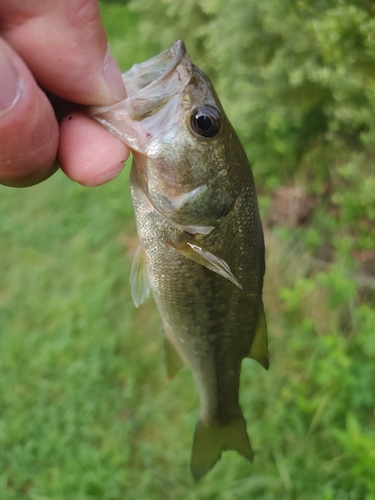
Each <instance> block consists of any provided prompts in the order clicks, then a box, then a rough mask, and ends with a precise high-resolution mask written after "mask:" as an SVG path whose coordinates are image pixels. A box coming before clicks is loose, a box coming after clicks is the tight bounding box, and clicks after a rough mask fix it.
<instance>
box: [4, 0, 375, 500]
mask: <svg viewBox="0 0 375 500" xmlns="http://www.w3.org/2000/svg"><path fill="white" fill-rule="evenodd" d="M132 8H133V10H134V9H136V10H138V11H139V12H140V13H141V16H139V15H138V14H137V13H134V12H129V10H128V5H127V2H120V1H115V2H114V1H109V0H108V1H106V2H104V3H102V4H101V12H102V16H103V19H104V23H105V25H106V27H107V29H108V31H109V35H110V42H111V48H112V51H113V52H114V54H115V56H116V58H117V59H118V61H119V63H120V66H121V67H122V68H123V69H124V70H125V69H127V68H129V67H130V66H131V65H132V64H133V63H135V62H139V61H142V60H144V59H146V58H147V57H150V56H152V55H153V54H155V53H157V52H158V51H159V50H161V49H164V48H166V47H167V46H169V45H170V44H171V43H172V42H173V39H175V38H182V39H184V40H185V41H186V43H187V46H188V51H189V53H190V54H191V56H192V58H193V60H194V61H195V62H197V64H199V65H200V66H201V67H202V69H203V70H204V71H205V72H207V73H209V74H210V75H211V77H212V78H213V80H214V81H215V86H216V88H217V90H218V93H219V95H220V96H221V98H222V100H223V104H224V107H225V109H226V110H227V112H228V114H229V116H230V118H231V119H232V121H233V123H234V125H235V126H236V128H237V129H238V130H239V131H240V133H241V137H242V139H243V140H244V143H245V145H246V148H247V151H248V153H249V155H250V157H251V158H252V160H253V162H254V167H255V173H256V177H257V179H258V186H259V187H260V188H261V190H262V192H264V193H266V194H267V196H268V194H269V193H270V190H273V189H274V188H277V186H278V185H279V184H280V183H281V182H286V181H289V182H290V181H291V180H292V179H293V182H295V183H297V184H304V185H305V186H306V189H307V191H308V192H310V193H315V194H318V195H319V196H320V197H321V198H322V199H323V201H324V203H321V204H319V205H317V206H316V208H315V215H314V217H313V218H312V220H310V225H309V227H308V228H306V227H302V228H290V227H289V228H288V227H287V228H285V227H276V228H273V229H272V231H271V230H267V232H266V237H267V274H266V283H265V306H266V314H267V319H268V324H269V331H270V351H271V368H270V370H269V372H266V371H265V370H263V369H262V368H261V367H260V366H258V365H257V364H256V363H255V362H254V361H251V360H245V361H244V362H243V369H242V380H241V404H242V407H243V410H244V414H245V417H246V419H247V422H248V431H249V435H250V439H251V442H252V445H253V448H254V450H255V460H254V462H253V463H248V462H247V461H246V460H244V459H243V458H242V457H240V456H238V455H237V454H235V453H231V452H226V453H224V454H223V457H222V460H221V461H220V462H219V463H218V464H217V465H216V466H215V468H214V469H213V470H212V471H211V472H210V473H209V474H208V475H207V477H205V478H204V479H203V480H202V481H201V482H200V483H199V484H197V485H195V484H194V483H193V481H192V479H191V477H190V473H189V470H188V463H189V455H190V447H191V441H192V436H193V431H194V425H195V422H196V420H197V418H198V405H199V403H198V397H197V394H196V390H195V388H194V384H193V380H192V377H191V374H190V372H189V371H188V370H187V369H184V370H183V371H182V372H181V373H179V374H178V375H177V376H176V378H175V379H174V380H173V381H172V382H171V383H169V384H168V383H167V382H166V380H165V371H164V367H163V362H162V359H163V355H162V342H161V336H160V335H159V334H158V332H159V331H160V320H159V318H158V315H157V313H156V311H155V307H154V305H153V302H152V301H148V302H147V303H146V304H144V305H142V306H141V307H140V308H139V310H135V308H134V306H133V304H132V302H131V298H130V290H129V284H128V280H129V274H130V265H131V260H132V255H133V254H134V252H135V249H136V246H137V239H136V236H135V223H134V219H133V211H132V207H131V202H130V197H129V189H128V185H127V182H126V181H125V177H126V175H127V174H126V173H125V174H122V175H120V176H119V177H118V178H117V179H115V180H113V181H111V182H110V183H108V184H106V185H105V186H102V187H99V188H95V189H88V188H83V187H80V186H78V185H76V184H73V183H72V182H70V181H68V180H67V179H66V178H64V176H63V174H62V173H58V174H56V175H55V176H54V177H53V178H52V179H50V180H48V181H47V182H45V183H43V184H41V185H39V186H36V187H33V188H28V189H24V190H14V189H10V188H5V187H3V188H0V195H1V196H0V259H1V262H2V272H1V279H0V498H1V499H2V500H47V499H48V500H71V499H74V500H96V499H98V500H123V499H126V500H128V499H129V500H133V499H134V500H135V499H137V500H139V499H142V500H161V499H178V498H183V499H187V500H196V499H197V498H199V499H202V500H214V499H215V500H232V499H234V498H235V499H237V498H239V499H242V498H244V499H245V498H256V499H259V500H274V499H275V498H277V499H279V500H375V481H374V479H373V476H374V470H375V455H374V450H375V420H374V402H375V384H374V380H375V342H374V340H373V339H374V324H375V312H374V311H375V294H374V290H375V285H374V279H373V277H372V276H370V275H367V274H366V272H365V271H364V269H363V267H362V264H361V260H360V259H359V258H358V255H360V256H363V255H364V256H366V255H372V252H374V247H375V245H374V239H375V234H374V229H373V226H374V218H375V208H374V207H375V199H374V193H375V175H374V171H373V168H372V158H373V157H374V155H373V143H374V122H373V116H374V102H373V101H374V93H373V88H374V69H373V68H374V67H375V66H374V64H373V63H374V43H375V42H374V40H375V39H374V32H375V31H374V7H373V3H372V2H370V1H366V0H361V1H356V2H354V1H349V0H341V1H333V0H319V1H316V2H312V1H310V0H298V1H290V0H288V1H286V0H281V1H279V0H267V1H264V2H255V0H247V1H246V2H241V1H240V0H231V1H230V2H229V0H206V1H205V2H203V1H198V0H185V1H184V2H176V1H172V0H161V1H160V2H151V1H150V0H137V2H133V4H132ZM140 19H141V22H140ZM138 26H139V31H138ZM260 201H261V207H262V210H263V212H264V213H265V214H266V213H267V211H268V210H270V207H271V205H272V203H271V201H270V199H268V198H267V197H266V196H265V195H264V196H263V197H262V198H261V200H260ZM327 247H328V249H329V253H330V259H326V260H322V259H320V257H319V256H320V255H321V253H322V252H323V251H326V250H327ZM323 253H324V252H323ZM356 256H357V257H356Z"/></svg>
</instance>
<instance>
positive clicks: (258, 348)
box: [248, 300, 269, 370]
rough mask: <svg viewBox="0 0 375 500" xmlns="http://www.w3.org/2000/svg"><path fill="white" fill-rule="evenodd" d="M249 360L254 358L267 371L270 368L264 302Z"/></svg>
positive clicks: (261, 306)
mask: <svg viewBox="0 0 375 500" xmlns="http://www.w3.org/2000/svg"><path fill="white" fill-rule="evenodd" d="M248 357H249V358H253V359H255V360H256V361H258V363H260V364H261V365H262V366H263V367H264V368H265V369H266V370H268V366H269V355H268V345H267V321H266V315H265V314H264V307H263V302H262V300H261V301H260V306H259V316H258V323H257V328H256V331H255V336H254V340H253V343H252V344H251V349H250V353H249V355H248Z"/></svg>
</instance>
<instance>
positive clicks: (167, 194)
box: [90, 41, 268, 480]
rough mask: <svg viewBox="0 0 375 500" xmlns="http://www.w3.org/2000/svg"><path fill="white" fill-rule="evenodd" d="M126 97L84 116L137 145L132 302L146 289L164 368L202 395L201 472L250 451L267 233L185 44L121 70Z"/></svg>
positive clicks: (245, 166) (240, 152) (211, 93)
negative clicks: (245, 387) (250, 387)
mask: <svg viewBox="0 0 375 500" xmlns="http://www.w3.org/2000/svg"><path fill="white" fill-rule="evenodd" d="M123 81H124V84H125V87H126V90H127V94H128V98H127V99H126V100H124V101H123V102H121V103H118V104H116V105H114V106H110V107H100V108H91V110H90V113H91V116H93V117H94V119H95V120H97V121H98V122H99V123H101V124H102V125H104V127H106V128H107V129H108V130H110V131H111V132H112V133H113V134H115V135H116V136H117V137H119V138H120V139H121V140H123V141H124V142H125V143H126V144H128V145H129V146H130V148H131V149H132V151H133V165H132V169H131V195H132V200H133V204H134V209H135V215H136V221H137V230H138V236H139V241H140V246H139V248H138V251H137V253H136V256H135V260H134V262H133V267H132V272H131V279H130V281H131V286H132V295H133V299H134V302H135V304H136V306H138V305H139V304H141V303H142V302H143V300H144V299H145V298H146V297H147V295H148V294H149V292H150V289H151V290H152V293H153V296H154V298H155V301H156V304H157V308H158V310H159V312H160V315H161V318H162V322H163V327H164V333H165V351H166V360H167V371H168V375H169V377H173V376H174V375H175V373H176V372H177V371H178V370H179V368H180V367H181V366H182V365H183V363H186V364H187V365H188V366H189V367H190V368H191V370H192V372H193V374H194V378H195V381H196V385H197V388H198V391H199V395H200V400H201V414H200V420H199V422H198V424H197V426H196V429H195V434H194V440H193V447H192V453H191V471H192V474H193V476H194V478H195V479H196V480H198V479H200V478H201V477H203V476H204V475H205V474H206V473H207V472H208V471H209V470H210V469H211V468H212V467H213V466H214V464H215V463H216V462H217V461H218V460H219V459H220V457H221V453H222V451H223V450H236V451H237V452H238V453H240V454H241V455H243V456H244V457H245V458H247V459H249V460H251V459H252V456H253V453H252V449H251V446H250V442H249V439H248V436H247V433H246V423H245V419H244V417H243V414H242V411H241V408H240V405H239V383H240V370H241V361H242V359H243V358H245V357H251V358H254V359H256V360H257V361H258V362H259V363H260V364H261V365H262V366H264V367H265V368H267V367H268V350H267V327H266V320H265V316H264V310H263V303H262V286H263V275H264V270H265V265H264V241H263V232H262V225H261V221H260V218H259V213H258V206H257V198H256V193H255V188H254V181H253V176H252V173H251V169H250V165H249V162H248V160H247V157H246V154H245V152H244V149H243V147H242V146H241V143H240V141H239V139H238V137H237V135H236V133H235V132H234V130H233V128H232V126H231V124H230V123H229V121H228V119H227V117H226V115H225V113H224V110H223V108H222V106H221V104H220V101H219V99H218V97H217V95H216V93H215V90H214V89H213V86H212V84H211V82H210V81H209V79H208V78H207V77H206V76H205V75H204V74H203V73H202V71H201V70H200V69H198V68H197V67H196V66H195V65H194V64H193V63H192V62H191V60H190V59H189V57H188V55H187V54H186V51H185V46H184V44H183V42H181V41H177V42H175V43H174V45H173V46H172V47H170V48H169V49H168V50H166V51H164V52H162V53H161V54H159V55H157V56H155V57H153V58H152V59H150V60H149V61H146V62H144V63H142V64H136V65H134V66H133V67H132V68H131V69H130V70H129V71H128V72H126V73H124V74H123Z"/></svg>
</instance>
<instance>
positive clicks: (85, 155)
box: [58, 111, 129, 186]
mask: <svg viewBox="0 0 375 500" xmlns="http://www.w3.org/2000/svg"><path fill="white" fill-rule="evenodd" d="M58 157H59V162H60V165H61V168H62V170H63V171H64V172H65V173H66V175H67V176H68V177H70V178H71V179H72V180H74V181H76V182H79V183H80V184H83V185H85V186H98V185H100V184H103V183H105V182H107V181H109V180H110V179H112V178H113V177H115V176H116V175H117V174H118V173H120V172H121V170H122V169H123V167H124V161H125V160H127V158H128V157H129V148H128V147H127V146H126V145H125V144H124V143H123V142H121V141H120V140H119V139H117V138H116V137H114V136H113V135H111V134H110V133H109V132H107V131H106V130H105V129H104V128H103V127H102V126H101V125H99V124H97V123H95V122H94V121H92V120H91V119H90V118H89V117H88V116H87V115H86V114H84V113H83V112H81V111H75V112H72V113H69V115H67V116H66V117H65V118H64V120H63V121H62V122H61V125H60V146H59V154H58Z"/></svg>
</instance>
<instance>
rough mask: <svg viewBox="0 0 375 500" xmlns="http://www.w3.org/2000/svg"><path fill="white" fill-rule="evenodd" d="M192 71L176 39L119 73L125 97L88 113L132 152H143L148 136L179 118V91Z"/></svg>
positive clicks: (183, 46)
mask: <svg viewBox="0 0 375 500" xmlns="http://www.w3.org/2000/svg"><path fill="white" fill-rule="evenodd" d="M191 74H192V63H191V61H190V59H189V57H188V55H187V54H186V49H185V44H184V42H183V41H182V40H177V41H176V42H175V43H174V44H173V45H172V46H171V47H169V49H167V50H164V51H163V52H161V53H160V54H158V55H156V56H154V57H152V58H151V59H149V60H147V61H145V62H143V63H140V64H134V66H132V68H130V69H129V70H128V71H126V72H125V73H123V74H122V79H123V82H124V85H125V88H126V92H127V98H126V99H125V100H123V101H121V102H119V103H116V104H114V105H111V106H92V107H89V108H88V109H87V112H88V114H89V115H90V116H91V118H93V119H94V120H95V121H97V122H99V123H100V124H101V125H103V126H104V127H105V128H106V129H107V130H109V131H110V132H111V133H112V134H114V135H115V136H116V137H118V138H119V139H120V140H122V141H123V142H125V144H127V145H128V146H129V147H130V148H131V149H132V150H133V151H138V152H142V153H145V150H146V149H147V143H148V142H149V140H150V138H153V139H155V138H156V137H157V136H159V135H161V134H162V133H163V132H165V130H166V128H168V127H170V126H171V123H172V122H176V121H177V120H178V116H179V114H180V111H179V108H180V94H181V92H182V91H183V90H184V89H185V88H186V86H187V85H188V83H189V81H190V79H191Z"/></svg>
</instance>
